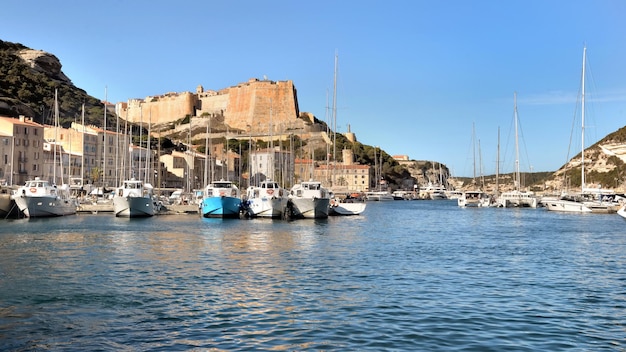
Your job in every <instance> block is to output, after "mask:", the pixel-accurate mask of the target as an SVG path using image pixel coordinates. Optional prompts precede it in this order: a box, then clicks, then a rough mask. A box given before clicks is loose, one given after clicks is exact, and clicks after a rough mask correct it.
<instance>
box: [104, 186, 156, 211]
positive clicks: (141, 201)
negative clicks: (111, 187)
mask: <svg viewBox="0 0 626 352" xmlns="http://www.w3.org/2000/svg"><path fill="white" fill-rule="evenodd" d="M152 196H153V188H152V185H151V184H149V183H143V182H142V181H140V180H136V179H134V178H131V179H130V180H126V181H124V182H123V183H122V186H121V187H118V188H117V189H116V190H115V196H114V197H113V211H114V214H115V216H117V217H128V218H140V217H150V216H153V215H154V214H155V208H156V207H155V204H154V199H153V197H152Z"/></svg>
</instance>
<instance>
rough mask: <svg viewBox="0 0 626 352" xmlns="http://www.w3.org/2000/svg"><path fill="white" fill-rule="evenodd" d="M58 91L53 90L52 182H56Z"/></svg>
mask: <svg viewBox="0 0 626 352" xmlns="http://www.w3.org/2000/svg"><path fill="white" fill-rule="evenodd" d="M57 95H58V91H57V89H55V90H54V153H53V155H54V161H53V163H52V183H54V184H56V182H57V133H58V127H59V101H58V100H57V99H58V96H57Z"/></svg>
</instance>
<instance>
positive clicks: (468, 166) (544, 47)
mask: <svg viewBox="0 0 626 352" xmlns="http://www.w3.org/2000/svg"><path fill="white" fill-rule="evenodd" d="M625 14H626V1H622V0H594V1H592V0H588V1H582V0H562V1H561V0H525V1H495V0H494V1H486V0H485V1H481V0H476V1H465V0H450V1H444V0H442V1H437V0H431V1H424V0H406V1H394V0H388V1H371V0H363V1H328V0H316V1H296V0H277V1H258V0H256V1H251V0H242V1H203V0H197V1H196V0H188V1H162V0H133V1H126V0H110V1H105V2H101V1H82V0H59V1H46V0H40V1H36V0H4V1H3V4H2V22H3V25H2V29H1V30H0V39H1V40H4V41H10V42H17V43H21V44H23V45H25V46H27V47H30V48H32V49H37V50H44V51H47V52H50V53H52V54H54V55H56V56H57V57H58V58H59V59H60V61H61V64H62V65H63V68H62V70H63V72H64V73H65V74H66V75H67V76H68V77H69V78H70V79H71V80H72V82H73V83H74V85H76V86H77V87H79V88H82V89H84V90H85V91H87V93H88V94H90V95H92V96H94V97H96V98H99V99H102V100H104V99H105V98H106V100H108V101H110V102H114V103H115V102H123V101H127V100H128V99H132V98H145V97H147V96H153V95H161V94H165V93H167V92H185V91H191V92H194V91H195V89H196V87H197V86H198V85H202V86H203V87H204V88H205V89H208V90H219V89H222V88H226V87H230V86H234V85H237V84H238V83H242V82H246V81H247V80H248V79H250V78H259V79H263V78H264V77H267V79H270V80H273V81H284V80H292V81H293V83H294V85H295V87H296V89H297V94H298V103H299V108H300V111H301V112H310V113H313V114H314V115H315V116H316V117H317V118H319V119H321V120H324V121H329V119H330V118H329V116H332V111H330V109H329V106H332V97H333V81H334V77H335V58H337V62H338V66H337V67H338V68H337V75H336V81H337V89H336V96H337V102H336V106H337V109H336V113H337V115H336V125H337V131H338V132H347V131H348V129H350V131H351V132H354V133H355V134H356V136H357V139H358V141H359V142H361V143H363V144H367V145H371V146H378V147H380V148H382V149H383V150H384V151H385V152H386V153H388V154H390V155H408V156H409V158H410V159H412V160H430V161H434V162H440V163H443V164H445V165H446V166H448V168H449V169H450V170H451V172H452V174H453V176H465V177H472V176H474V175H475V174H476V176H478V175H480V174H485V175H489V174H494V173H495V172H496V169H498V170H499V172H501V173H508V172H512V171H514V170H515V160H516V156H515V132H514V120H515V119H514V115H515V114H514V110H515V106H517V116H518V121H519V133H518V136H519V143H518V145H519V165H520V170H521V171H522V172H524V171H534V172H536V171H555V170H557V169H559V168H560V167H561V166H562V165H563V164H565V163H566V161H567V160H568V159H569V158H572V157H573V156H574V155H576V154H577V153H578V152H580V150H581V137H580V136H581V133H580V130H581V129H582V128H581V125H582V121H581V114H580V111H581V108H580V91H581V77H582V75H581V73H582V63H583V48H584V47H586V48H587V60H586V63H587V65H586V75H585V76H586V84H585V87H586V88H585V90H586V92H585V105H586V109H585V147H588V146H590V145H591V144H593V143H595V142H597V141H598V140H600V139H602V138H603V137H604V136H606V135H607V134H609V133H612V132H614V131H616V130H618V129H619V128H621V127H624V126H625V125H626V45H624V38H626V20H625V18H624V15H625ZM515 94H517V104H515V103H514V95H515ZM576 143H578V144H576ZM498 161H499V162H498Z"/></svg>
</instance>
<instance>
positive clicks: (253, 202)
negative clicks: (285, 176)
mask: <svg viewBox="0 0 626 352" xmlns="http://www.w3.org/2000/svg"><path fill="white" fill-rule="evenodd" d="M246 199H247V200H246V202H245V203H244V208H245V209H244V210H245V212H246V214H247V215H248V216H250V217H263V218H282V217H283V216H284V215H285V209H286V208H287V202H288V201H289V197H288V193H287V191H285V190H284V189H283V188H282V187H280V186H279V185H278V183H277V182H274V181H270V180H268V181H263V182H261V183H260V184H259V185H258V186H251V187H248V189H247V190H246Z"/></svg>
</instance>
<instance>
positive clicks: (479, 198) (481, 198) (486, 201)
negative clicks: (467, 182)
mask: <svg viewBox="0 0 626 352" xmlns="http://www.w3.org/2000/svg"><path fill="white" fill-rule="evenodd" d="M457 204H458V206H459V207H462V208H486V207H489V206H490V205H491V199H490V198H489V196H488V195H487V194H485V193H483V192H464V193H463V194H462V195H461V197H459V198H458V199H457Z"/></svg>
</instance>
